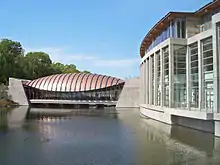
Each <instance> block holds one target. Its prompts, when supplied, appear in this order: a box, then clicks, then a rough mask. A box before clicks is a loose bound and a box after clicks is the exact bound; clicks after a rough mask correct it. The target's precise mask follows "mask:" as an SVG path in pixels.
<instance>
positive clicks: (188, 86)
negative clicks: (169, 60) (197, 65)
mask: <svg viewBox="0 0 220 165" xmlns="http://www.w3.org/2000/svg"><path fill="white" fill-rule="evenodd" d="M190 59H191V57H190V48H189V47H187V52H186V97H187V98H186V101H187V102H186V103H187V109H188V110H190V107H191V101H192V91H191V87H192V84H191V69H190V68H191V60H190Z"/></svg>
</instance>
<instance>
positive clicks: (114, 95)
mask: <svg viewBox="0 0 220 165" xmlns="http://www.w3.org/2000/svg"><path fill="white" fill-rule="evenodd" d="M122 88H123V84H121V85H117V86H112V87H108V88H104V89H98V90H93V91H86V92H83V91H82V92H55V91H46V90H39V89H36V88H33V87H29V86H25V85H24V89H25V93H26V96H27V98H28V99H29V100H31V99H45V100H47V99H48V100H88V101H89V100H103V101H117V100H118V98H119V95H120V93H121V91H122Z"/></svg>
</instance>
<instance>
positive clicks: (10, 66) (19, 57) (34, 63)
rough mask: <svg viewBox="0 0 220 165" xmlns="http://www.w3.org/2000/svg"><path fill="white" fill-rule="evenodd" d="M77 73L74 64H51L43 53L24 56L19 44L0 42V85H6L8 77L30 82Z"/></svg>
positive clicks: (8, 41)
mask: <svg viewBox="0 0 220 165" xmlns="http://www.w3.org/2000/svg"><path fill="white" fill-rule="evenodd" d="M79 72H80V71H79V70H78V69H77V68H76V66H75V65H74V64H67V65H64V64H62V63H59V62H57V63H52V60H51V59H50V56H49V55H48V54H46V53H44V52H29V53H27V54H26V55H24V49H23V48H22V45H21V44H20V42H16V41H12V40H8V39H3V40H1V41H0V83H4V84H7V83H8V78H9V77H15V78H22V79H30V80H31V79H36V78H39V77H43V76H47V75H51V74H60V73H79ZM83 72H84V73H89V72H88V71H83Z"/></svg>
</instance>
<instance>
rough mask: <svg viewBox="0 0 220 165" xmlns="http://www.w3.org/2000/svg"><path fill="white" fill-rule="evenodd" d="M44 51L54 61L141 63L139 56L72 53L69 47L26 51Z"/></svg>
mask: <svg viewBox="0 0 220 165" xmlns="http://www.w3.org/2000/svg"><path fill="white" fill-rule="evenodd" d="M35 51H42V52H45V53H47V54H49V55H50V56H51V59H52V61H54V62H62V63H66V64H68V63H71V62H78V63H79V62H85V60H86V61H87V62H89V63H90V64H91V65H94V66H97V67H118V68H127V67H131V66H133V65H136V64H138V63H139V58H125V59H104V58H100V57H98V56H94V55H86V54H71V53H67V51H68V47H44V48H26V53H28V52H35Z"/></svg>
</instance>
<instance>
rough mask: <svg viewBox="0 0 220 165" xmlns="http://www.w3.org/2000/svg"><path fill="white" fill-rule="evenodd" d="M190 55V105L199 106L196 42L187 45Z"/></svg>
mask: <svg viewBox="0 0 220 165" xmlns="http://www.w3.org/2000/svg"><path fill="white" fill-rule="evenodd" d="M189 55H190V84H191V85H190V87H191V100H190V107H193V108H198V107H199V69H198V67H199V63H198V43H197V42H196V43H194V44H192V45H190V46H189Z"/></svg>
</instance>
